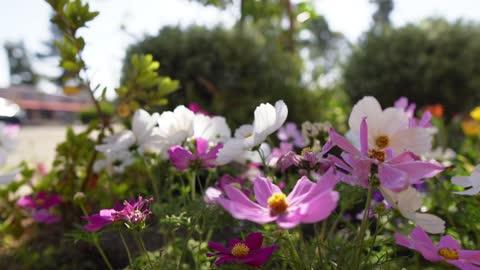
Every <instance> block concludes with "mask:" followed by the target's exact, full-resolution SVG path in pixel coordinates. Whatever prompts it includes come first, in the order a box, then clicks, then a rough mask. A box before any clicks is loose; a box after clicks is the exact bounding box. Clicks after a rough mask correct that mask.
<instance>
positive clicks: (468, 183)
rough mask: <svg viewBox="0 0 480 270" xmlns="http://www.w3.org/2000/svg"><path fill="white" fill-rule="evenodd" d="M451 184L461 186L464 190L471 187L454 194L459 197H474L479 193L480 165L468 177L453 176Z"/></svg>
mask: <svg viewBox="0 0 480 270" xmlns="http://www.w3.org/2000/svg"><path fill="white" fill-rule="evenodd" d="M452 183H453V184H455V185H459V186H462V187H464V188H467V187H471V188H470V189H466V190H464V191H458V192H454V193H456V194H459V195H476V194H478V193H479V192H480V165H477V166H476V167H475V170H474V171H473V173H472V174H471V175H470V176H454V177H453V178H452Z"/></svg>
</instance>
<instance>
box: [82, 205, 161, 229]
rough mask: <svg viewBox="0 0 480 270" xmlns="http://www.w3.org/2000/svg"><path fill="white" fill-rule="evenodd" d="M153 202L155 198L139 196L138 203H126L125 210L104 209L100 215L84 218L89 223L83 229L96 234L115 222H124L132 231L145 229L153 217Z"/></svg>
mask: <svg viewBox="0 0 480 270" xmlns="http://www.w3.org/2000/svg"><path fill="white" fill-rule="evenodd" d="M152 202H153V198H150V199H143V198H142V196H138V201H134V200H129V201H124V202H123V208H119V209H118V208H117V209H102V210H100V212H99V213H98V214H93V215H91V216H87V217H85V216H84V217H82V218H83V219H85V220H86V221H88V222H89V224H87V225H85V226H83V228H84V229H85V230H87V231H91V232H96V231H98V230H100V229H102V228H103V227H105V226H107V225H109V224H111V223H113V222H117V221H124V222H125V225H126V226H127V227H128V228H130V229H143V228H144V227H145V222H146V219H147V218H148V217H151V216H153V213H152V212H151V211H150V209H149V207H150V204H151V203H152Z"/></svg>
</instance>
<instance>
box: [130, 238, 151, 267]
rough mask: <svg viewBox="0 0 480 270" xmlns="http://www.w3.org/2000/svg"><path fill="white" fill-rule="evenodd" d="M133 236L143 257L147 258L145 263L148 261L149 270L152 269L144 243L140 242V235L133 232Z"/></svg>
mask: <svg viewBox="0 0 480 270" xmlns="http://www.w3.org/2000/svg"><path fill="white" fill-rule="evenodd" d="M133 235H134V236H135V240H137V245H138V246H139V247H140V249H141V250H143V252H144V253H145V256H146V257H147V261H148V264H149V265H150V268H151V269H154V268H153V263H152V260H151V259H150V255H149V254H148V250H147V248H146V247H145V243H143V240H142V237H141V236H140V233H139V232H134V233H133Z"/></svg>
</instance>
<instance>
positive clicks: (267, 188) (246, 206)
mask: <svg viewBox="0 0 480 270" xmlns="http://www.w3.org/2000/svg"><path fill="white" fill-rule="evenodd" d="M336 184H337V176H336V175H335V174H334V173H333V169H332V170H329V171H328V172H327V173H326V174H325V175H324V176H323V177H322V179H320V181H319V182H318V183H313V182H311V181H310V180H308V178H307V177H305V176H304V177H302V178H300V180H298V182H297V184H296V185H295V187H294V188H293V190H292V192H290V194H289V195H288V196H286V195H285V194H284V193H283V192H282V190H281V189H280V188H279V187H278V186H277V185H275V184H273V183H272V182H271V181H270V180H269V179H268V178H263V177H257V178H256V179H255V180H254V182H253V189H254V195H255V198H256V201H257V202H253V201H252V200H251V199H250V198H249V197H247V196H246V195H245V194H244V193H243V192H241V191H240V190H239V189H236V188H234V187H232V186H226V187H225V193H226V195H227V197H228V199H227V198H218V199H217V202H218V203H219V204H220V205H221V206H222V207H223V208H224V209H225V210H226V211H227V212H229V213H230V214H231V215H232V216H233V217H234V218H236V219H240V220H243V219H246V220H249V221H252V222H255V223H259V224H265V223H269V222H272V221H276V223H277V225H278V226H279V227H281V228H284V229H291V228H293V227H295V226H297V225H298V224H299V223H316V222H318V221H320V220H323V219H325V218H327V217H328V216H329V215H330V214H331V213H332V212H333V211H334V210H335V208H336V207H337V201H338V192H336V191H333V187H334V186H335V185H336ZM319 205H321V206H322V207H318V206H319Z"/></svg>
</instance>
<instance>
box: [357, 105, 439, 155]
mask: <svg viewBox="0 0 480 270" xmlns="http://www.w3.org/2000/svg"><path fill="white" fill-rule="evenodd" d="M364 117H366V119H367V124H368V145H369V149H375V150H377V151H381V150H383V149H385V148H388V147H390V148H393V149H394V151H395V154H400V153H403V152H404V151H411V152H413V153H415V154H417V155H421V154H423V153H426V152H428V151H430V149H431V147H432V135H433V133H434V129H432V128H423V127H409V119H410V117H409V115H408V114H407V113H406V112H405V111H404V110H402V109H399V108H394V107H390V108H387V109H385V110H382V107H381V106H380V103H378V101H377V100H376V99H375V98H374V97H364V98H362V99H361V100H360V101H358V102H357V104H355V106H354V107H353V109H352V113H351V114H350V118H349V119H348V124H349V126H350V129H351V130H352V132H353V133H354V134H355V135H357V136H359V134H360V125H361V122H362V120H363V118H364Z"/></svg>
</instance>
